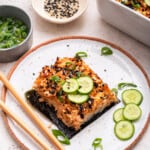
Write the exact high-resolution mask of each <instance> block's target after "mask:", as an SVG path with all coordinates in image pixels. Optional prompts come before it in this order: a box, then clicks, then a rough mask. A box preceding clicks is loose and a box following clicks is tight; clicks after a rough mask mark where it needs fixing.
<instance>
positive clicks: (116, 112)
mask: <svg viewBox="0 0 150 150" xmlns="http://www.w3.org/2000/svg"><path fill="white" fill-rule="evenodd" d="M121 109H122V111H123V109H124V107H122V108H118V109H116V110H115V111H114V113H113V120H114V122H115V123H117V122H119V121H122V120H125V118H124V116H123V112H122V119H121V120H119V121H117V120H116V119H115V113H117V111H120V110H121Z"/></svg>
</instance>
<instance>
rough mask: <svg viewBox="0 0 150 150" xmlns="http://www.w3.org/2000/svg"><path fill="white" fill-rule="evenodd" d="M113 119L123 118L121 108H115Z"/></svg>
mask: <svg viewBox="0 0 150 150" xmlns="http://www.w3.org/2000/svg"><path fill="white" fill-rule="evenodd" d="M113 120H114V121H115V122H119V121H121V120H125V119H124V117H123V108H118V109H117V110H115V112H114V114H113Z"/></svg>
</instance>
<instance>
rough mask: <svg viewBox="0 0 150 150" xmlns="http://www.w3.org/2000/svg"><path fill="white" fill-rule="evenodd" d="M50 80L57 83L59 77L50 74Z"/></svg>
mask: <svg viewBox="0 0 150 150" xmlns="http://www.w3.org/2000/svg"><path fill="white" fill-rule="evenodd" d="M50 80H52V81H54V82H56V83H58V82H59V81H60V78H59V77H58V76H52V77H51V79H50Z"/></svg>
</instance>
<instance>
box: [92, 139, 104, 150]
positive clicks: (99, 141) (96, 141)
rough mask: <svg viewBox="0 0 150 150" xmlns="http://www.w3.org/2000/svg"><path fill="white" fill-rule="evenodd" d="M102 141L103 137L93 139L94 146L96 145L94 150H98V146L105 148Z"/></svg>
mask: <svg viewBox="0 0 150 150" xmlns="http://www.w3.org/2000/svg"><path fill="white" fill-rule="evenodd" d="M101 142H102V139H101V138H96V139H95V140H94V141H93V143H92V146H93V147H94V150H96V149H97V148H100V149H101V150H103V146H102V144H101Z"/></svg>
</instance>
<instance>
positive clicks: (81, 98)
mask: <svg viewBox="0 0 150 150" xmlns="http://www.w3.org/2000/svg"><path fill="white" fill-rule="evenodd" d="M88 98H89V96H88V95H81V94H68V99H69V100H70V101H71V102H73V103H76V104H82V103H84V102H86V101H87V100H88Z"/></svg>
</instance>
